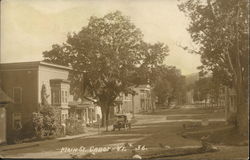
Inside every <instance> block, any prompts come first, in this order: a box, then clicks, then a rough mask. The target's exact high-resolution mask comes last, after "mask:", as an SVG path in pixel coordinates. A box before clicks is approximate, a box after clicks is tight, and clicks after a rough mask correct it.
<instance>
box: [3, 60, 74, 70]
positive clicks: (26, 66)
mask: <svg viewBox="0 0 250 160" xmlns="http://www.w3.org/2000/svg"><path fill="white" fill-rule="evenodd" d="M38 66H48V67H52V68H58V69H64V70H73V69H72V68H71V67H67V66H63V65H58V64H52V63H48V62H44V61H30V62H15V63H1V64H0V70H10V69H31V68H33V69H34V68H37V69H38Z"/></svg>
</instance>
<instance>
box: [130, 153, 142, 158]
mask: <svg viewBox="0 0 250 160" xmlns="http://www.w3.org/2000/svg"><path fill="white" fill-rule="evenodd" d="M132 158H133V159H142V157H141V156H140V155H138V154H136V155H133V157H132Z"/></svg>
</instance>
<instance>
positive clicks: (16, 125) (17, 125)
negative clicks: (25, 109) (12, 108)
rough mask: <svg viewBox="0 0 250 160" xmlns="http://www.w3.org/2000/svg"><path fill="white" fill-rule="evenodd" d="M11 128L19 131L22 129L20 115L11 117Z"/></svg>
mask: <svg viewBox="0 0 250 160" xmlns="http://www.w3.org/2000/svg"><path fill="white" fill-rule="evenodd" d="M12 128H13V129H15V130H20V129H21V128H22V123H21V113H13V115H12Z"/></svg>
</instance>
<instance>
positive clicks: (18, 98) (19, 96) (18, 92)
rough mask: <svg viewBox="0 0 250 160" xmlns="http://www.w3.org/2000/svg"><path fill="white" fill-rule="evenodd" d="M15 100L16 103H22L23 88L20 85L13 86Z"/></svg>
mask: <svg viewBox="0 0 250 160" xmlns="http://www.w3.org/2000/svg"><path fill="white" fill-rule="evenodd" d="M13 100H14V103H16V104H20V103H22V88H20V87H15V88H13Z"/></svg>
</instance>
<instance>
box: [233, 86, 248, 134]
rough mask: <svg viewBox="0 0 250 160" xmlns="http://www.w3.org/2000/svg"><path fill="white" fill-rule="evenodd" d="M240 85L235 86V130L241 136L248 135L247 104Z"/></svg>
mask: <svg viewBox="0 0 250 160" xmlns="http://www.w3.org/2000/svg"><path fill="white" fill-rule="evenodd" d="M241 86H242V84H237V89H236V93H237V95H236V96H237V116H236V117H237V119H236V120H237V124H236V125H237V129H238V131H239V133H240V134H241V135H248V122H249V118H248V113H249V112H248V104H247V98H246V95H245V94H244V90H245V89H244V88H243V87H241Z"/></svg>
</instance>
